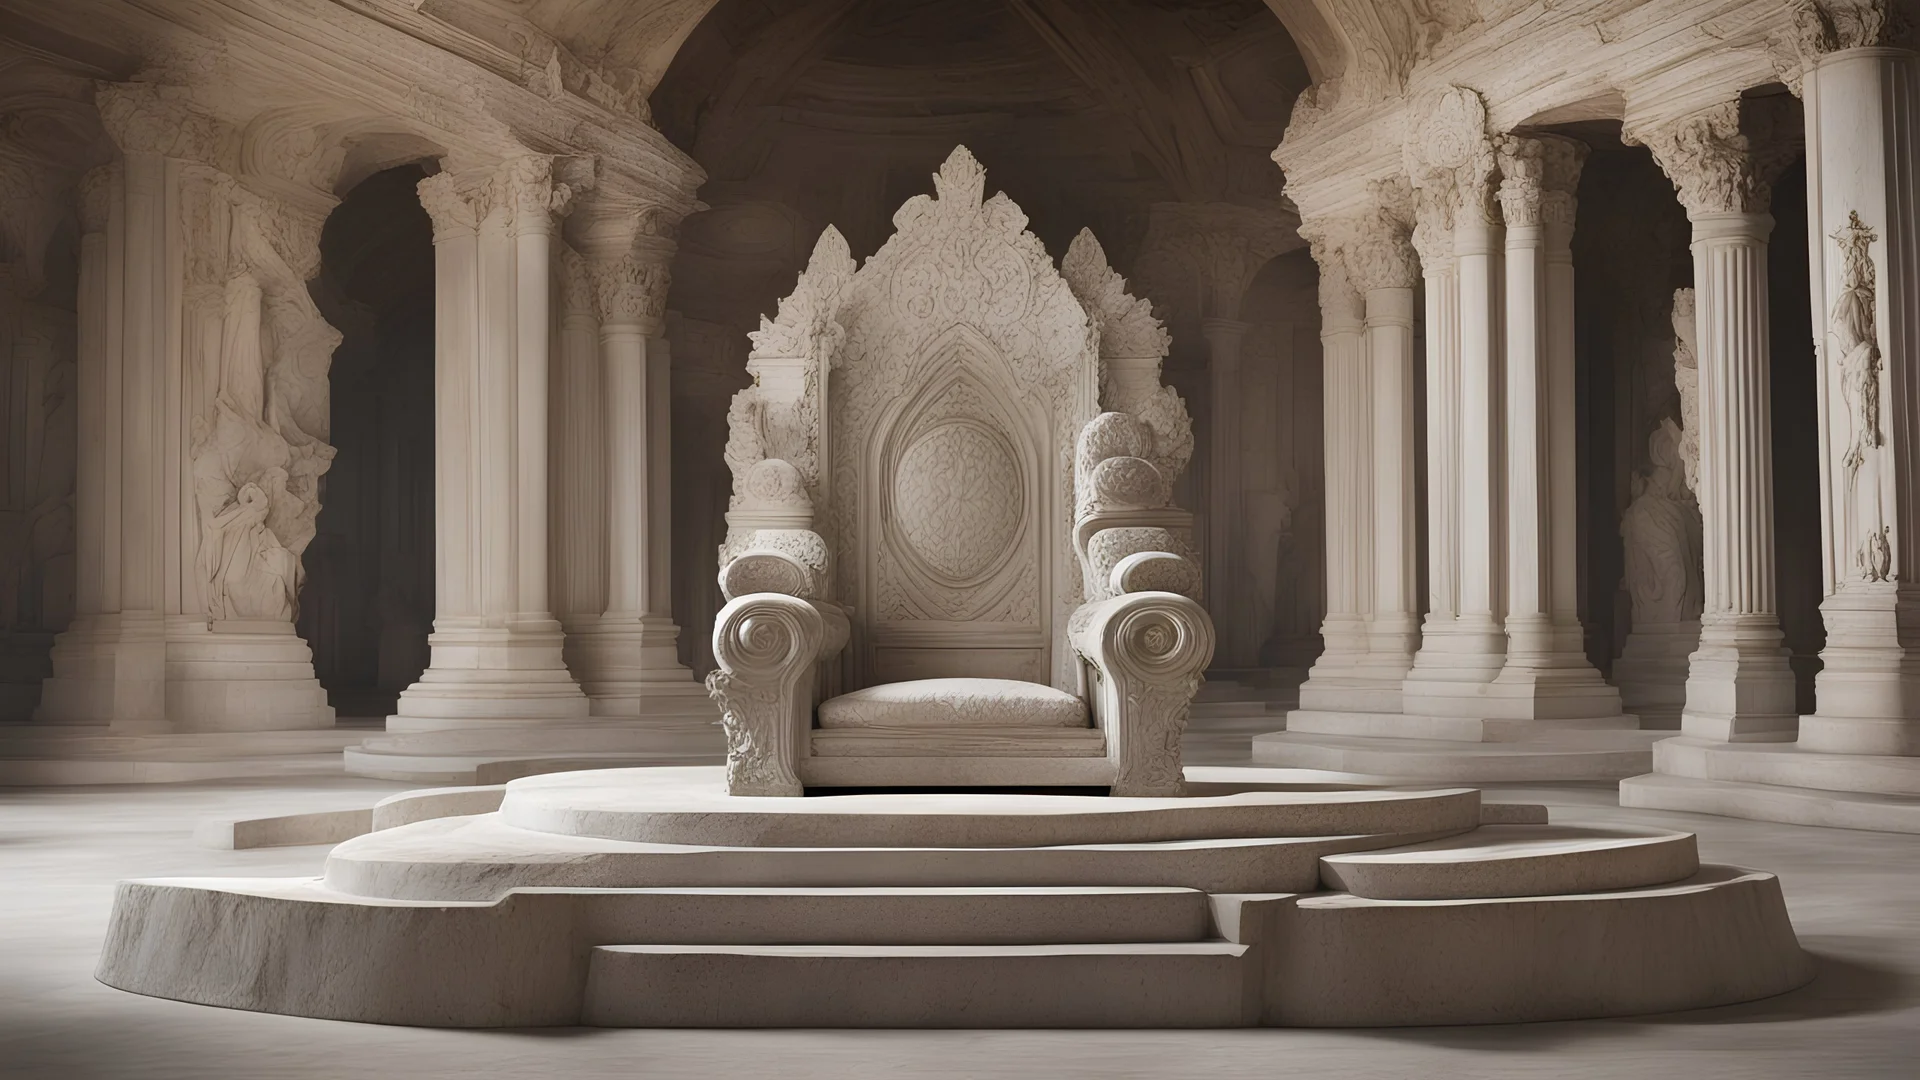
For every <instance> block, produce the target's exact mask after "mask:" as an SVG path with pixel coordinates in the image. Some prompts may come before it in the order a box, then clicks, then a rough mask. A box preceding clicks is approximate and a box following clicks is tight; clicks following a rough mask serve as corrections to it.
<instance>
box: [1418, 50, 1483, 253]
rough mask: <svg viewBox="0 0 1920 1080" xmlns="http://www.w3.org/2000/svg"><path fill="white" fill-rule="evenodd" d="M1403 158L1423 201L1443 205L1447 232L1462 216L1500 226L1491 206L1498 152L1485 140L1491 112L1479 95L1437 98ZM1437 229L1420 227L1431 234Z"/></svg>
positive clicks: (1451, 93) (1465, 92)
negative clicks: (1488, 113)
mask: <svg viewBox="0 0 1920 1080" xmlns="http://www.w3.org/2000/svg"><path fill="white" fill-rule="evenodd" d="M1401 156H1402V158H1403V159H1404V161H1405V165H1406V170H1407V176H1408V177H1409V178H1410V179H1411V180H1412V182H1413V187H1414V190H1415V191H1416V192H1418V193H1419V194H1420V196H1421V199H1422V200H1423V201H1426V200H1437V201H1438V202H1439V203H1441V204H1442V208H1443V210H1444V212H1445V213H1446V214H1447V215H1448V220H1447V221H1446V223H1445V224H1446V227H1447V228H1448V229H1451V227H1452V225H1453V219H1454V218H1457V217H1460V216H1462V215H1464V217H1465V218H1466V219H1467V220H1471V221H1477V222H1481V223H1484V224H1494V223H1496V222H1497V221H1498V218H1497V217H1496V215H1495V213H1494V204H1493V194H1494V189H1493V174H1494V168H1495V165H1496V162H1495V154H1494V146H1493V140H1492V139H1490V138H1489V137H1488V136H1487V107H1486V104H1485V103H1484V102H1483V101H1482V100H1481V99H1480V95H1479V93H1478V92H1476V91H1473V90H1470V89H1468V88H1466V87H1464V86H1454V87H1449V88H1448V89H1447V90H1446V91H1445V92H1443V93H1442V94H1440V96H1439V97H1437V98H1435V99H1434V100H1433V101H1432V102H1431V103H1430V104H1429V105H1428V106H1427V109H1426V112H1425V115H1424V117H1423V118H1422V119H1421V120H1420V121H1419V122H1418V123H1416V124H1415V126H1414V128H1413V131H1412V134H1411V135H1409V137H1408V139H1407V142H1406V144H1405V146H1404V148H1403V150H1402V155H1401ZM1437 224H1438V223H1437V222H1430V221H1427V220H1424V219H1423V220H1422V222H1421V226H1422V227H1425V228H1429V229H1431V228H1432V227H1433V226H1435V225H1437ZM1415 243H1416V244H1419V243H1422V240H1420V239H1416V240H1415Z"/></svg>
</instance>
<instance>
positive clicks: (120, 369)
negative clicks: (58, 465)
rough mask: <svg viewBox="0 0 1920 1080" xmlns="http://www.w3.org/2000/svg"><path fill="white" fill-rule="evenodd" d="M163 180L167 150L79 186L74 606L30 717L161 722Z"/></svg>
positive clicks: (140, 725)
mask: <svg viewBox="0 0 1920 1080" xmlns="http://www.w3.org/2000/svg"><path fill="white" fill-rule="evenodd" d="M168 186H169V177H168V167H167V160H166V158H165V157H164V156H163V155H161V154H159V153H156V152H152V151H147V150H140V149H133V150H129V151H128V152H126V153H124V154H123V155H122V157H121V159H120V161H118V162H116V163H115V164H113V165H111V166H105V167H102V168H101V169H97V170H95V171H94V172H93V173H91V174H89V175H88V177H87V178H86V180H85V182H84V183H83V186H82V192H81V204H80V206H81V231H82V234H83V239H82V242H81V266H80V291H79V359H78V375H79V385H78V386H77V387H76V392H77V393H78V395H79V406H80V408H79V416H78V423H79V442H80V459H79V469H78V475H77V478H76V491H75V501H76V504H77V506H76V511H75V529H76V536H75V547H76V549H77V552H78V559H79V565H78V568H77V576H76V582H75V608H76V611H75V617H74V621H73V625H72V626H71V627H70V628H69V629H68V630H67V631H66V632H65V633H63V634H61V635H60V636H59V637H58V638H56V639H55V641H54V648H53V657H52V663H53V676H52V677H51V678H49V679H48V680H47V681H46V683H45V684H44V685H43V686H42V688H41V695H40V706H39V708H38V709H37V710H36V712H35V714H34V719H35V720H36V721H39V722H42V723H56V724H87V725H98V724H105V725H107V726H108V727H109V728H110V729H111V730H113V731H116V732H125V733H129V734H138V733H147V732H161V731H166V730H168V723H167V708H166V620H165V611H164V609H163V608H162V606H161V603H160V591H159V587H158V579H159V571H160V560H161V552H162V550H164V548H163V537H162V536H161V534H160V531H159V522H158V520H157V517H156V506H155V501H156V500H157V499H158V495H159V492H160V491H161V490H162V484H163V480H164V478H163V476H162V475H161V474H160V470H161V466H162V463H163V462H164V460H165V456H164V454H163V453H162V452H161V447H160V446H159V442H158V440H159V437H160V427H161V424H160V420H159V418H158V417H157V416H156V415H155V414H156V413H157V412H158V410H159V408H160V406H161V403H162V398H161V396H160V394H159V389H158V382H159V372H158V368H159V365H160V364H161V362H162V357H161V356H159V355H156V354H157V353H158V352H159V351H160V349H161V347H162V343H163V342H164V341H165V338H164V336H163V335H164V328H163V325H162V322H161V320H163V319H164V316H165V308H164V304H163V301H162V299H161V297H160V295H159V294H160V292H161V290H162V288H163V286H164V275H165V268H166V261H167V247H166V231H167V230H166V221H165V217H164V207H165V203H166V200H167V196H168Z"/></svg>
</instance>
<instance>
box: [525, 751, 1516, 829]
mask: <svg viewBox="0 0 1920 1080" xmlns="http://www.w3.org/2000/svg"><path fill="white" fill-rule="evenodd" d="M500 816H501V819H502V820H503V821H505V822H506V823H507V824H510V825H513V826H515V827H517V828H522V829H527V830H530V831H535V832H543V833H552V834H556V835H562V836H582V837H598V838H602V839H607V840H620V841H630V842H637V843H655V844H704V845H714V846H725V847H817V846H832V847H848V848H851V847H861V848H877V847H919V848H947V847H954V848H960V847H965V848H981V847H1036V846H1042V845H1057V844H1136V843H1151V842H1158V841H1165V840H1203V839H1206V840H1210V839H1218V838H1225V837H1276V836H1344V835H1356V834H1363V833H1364V834H1371V833H1433V832H1449V831H1457V830H1461V829H1469V828H1472V827H1473V826H1475V825H1477V824H1478V823H1479V819H1480V793H1479V792H1478V791H1474V790H1472V789H1467V788H1453V789H1440V790H1434V791H1379V790H1360V791H1313V792H1301V791H1254V792H1243V793H1240V794H1236V795H1222V796H1211V797H1200V798H1161V799H1112V798H1107V797H1104V796H1093V795H1018V794H987V793H973V792H966V793H952V794H883V795H826V796H819V797H809V798H793V799H773V798H750V797H741V796H735V795H728V794H726V785H725V781H724V773H723V771H722V770H720V769H718V768H702V767H692V768H657V769H631V770H604V771H598V772H583V773H557V774H553V775H548V776H530V777H526V778H524V779H520V780H515V781H513V782H512V783H510V784H508V785H507V793H506V797H505V799H503V800H502V802H501V804H500Z"/></svg>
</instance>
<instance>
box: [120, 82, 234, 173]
mask: <svg viewBox="0 0 1920 1080" xmlns="http://www.w3.org/2000/svg"><path fill="white" fill-rule="evenodd" d="M94 104H95V106H96V107H97V108H98V109H99V110H100V123H101V126H102V127H104V128H105V129H106V132H107V135H108V136H109V137H111V138H112V139H113V142H114V145H116V146H118V147H119V148H120V151H121V152H122V153H128V154H135V153H146V154H158V155H160V156H161V157H169V158H177V159H179V160H182V161H197V162H200V163H202V164H206V165H219V164H220V163H221V162H222V161H224V160H225V159H226V158H227V157H228V156H230V155H229V154H228V152H227V151H228V146H229V143H230V142H231V136H232V132H231V131H230V130H229V129H228V128H227V126H226V125H225V124H222V123H221V122H220V121H218V120H216V119H214V118H213V117H212V116H209V115H207V114H206V113H204V112H202V111H200V110H199V109H198V108H197V107H195V106H194V104H193V103H192V101H191V99H190V98H189V96H188V93H187V90H186V88H185V87H181V86H168V85H162V84H160V83H142V82H134V83H116V82H102V83H97V84H95V88H94Z"/></svg>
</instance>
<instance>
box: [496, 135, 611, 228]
mask: <svg viewBox="0 0 1920 1080" xmlns="http://www.w3.org/2000/svg"><path fill="white" fill-rule="evenodd" d="M568 164H569V162H568V161H567V160H564V159H559V158H554V157H550V156H548V155H546V154H523V155H521V156H519V157H515V158H511V159H509V160H508V161H507V162H506V163H504V164H502V165H501V166H500V169H499V171H498V172H496V173H495V174H494V176H493V180H492V183H491V187H492V193H491V194H492V201H493V205H495V206H503V207H505V208H506V209H507V212H508V214H509V215H510V218H509V225H508V227H509V228H511V229H512V230H513V231H514V232H516V233H525V232H551V231H553V227H554V222H555V221H556V220H558V219H559V218H560V217H562V216H564V215H565V214H566V213H567V211H568V210H569V209H571V208H572V206H573V200H574V196H575V194H576V193H577V192H578V190H579V187H580V186H581V185H582V184H583V183H584V184H591V182H592V177H591V171H590V169H589V170H587V171H585V172H582V171H580V170H578V169H569V168H567V165H568ZM563 175H569V176H571V177H572V179H573V182H568V181H567V180H565V179H562V176H563Z"/></svg>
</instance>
